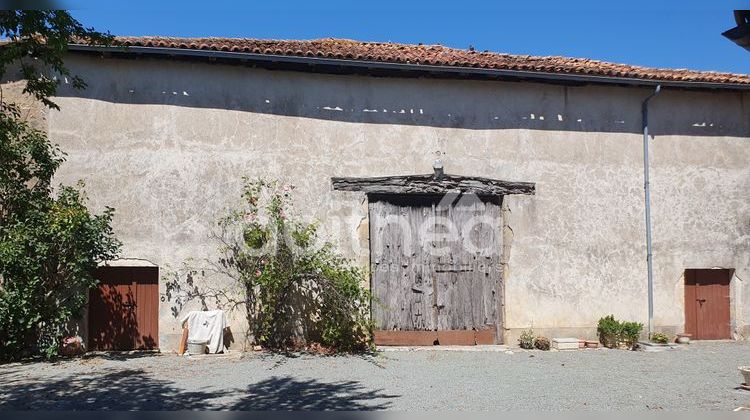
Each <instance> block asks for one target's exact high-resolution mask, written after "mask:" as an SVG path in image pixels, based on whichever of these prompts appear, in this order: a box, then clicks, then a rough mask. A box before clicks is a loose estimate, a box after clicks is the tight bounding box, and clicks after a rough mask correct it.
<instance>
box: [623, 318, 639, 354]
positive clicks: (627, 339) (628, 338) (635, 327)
mask: <svg viewBox="0 0 750 420" xmlns="http://www.w3.org/2000/svg"><path fill="white" fill-rule="evenodd" d="M641 331H643V324H641V323H640V322H623V323H622V335H621V336H620V342H621V343H622V344H624V345H625V347H627V348H629V349H630V350H634V349H635V348H636V347H638V339H639V338H640V336H641Z"/></svg>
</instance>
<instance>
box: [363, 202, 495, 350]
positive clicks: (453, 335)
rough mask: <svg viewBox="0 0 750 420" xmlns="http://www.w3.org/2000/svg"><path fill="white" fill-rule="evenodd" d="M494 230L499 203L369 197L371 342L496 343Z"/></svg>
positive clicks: (405, 343) (423, 343)
mask: <svg viewBox="0 0 750 420" xmlns="http://www.w3.org/2000/svg"><path fill="white" fill-rule="evenodd" d="M500 225H501V220H500V206H499V199H485V198H482V199H480V198H478V197H476V196H455V195H454V196H452V197H445V196H371V197H370V253H371V273H372V277H371V288H372V292H373V296H374V298H375V301H374V303H373V319H374V321H375V324H376V329H377V330H378V333H377V334H376V342H377V341H379V344H404V345H407V344H409V345H429V344H433V343H436V342H439V343H440V344H475V343H476V342H481V343H482V344H484V343H487V342H499V337H497V338H496V334H495V330H496V327H497V326H499V325H500V322H501V321H500V316H499V310H500V304H499V299H500V298H501V288H502V275H501V271H500V258H499V255H500V251H501V249H502V247H501V236H500V235H501V229H500ZM404 332H409V333H408V334H405V333H404ZM417 332H419V333H417ZM477 332H480V333H479V337H480V338H479V339H477V336H478V335H477V334H478V333H477Z"/></svg>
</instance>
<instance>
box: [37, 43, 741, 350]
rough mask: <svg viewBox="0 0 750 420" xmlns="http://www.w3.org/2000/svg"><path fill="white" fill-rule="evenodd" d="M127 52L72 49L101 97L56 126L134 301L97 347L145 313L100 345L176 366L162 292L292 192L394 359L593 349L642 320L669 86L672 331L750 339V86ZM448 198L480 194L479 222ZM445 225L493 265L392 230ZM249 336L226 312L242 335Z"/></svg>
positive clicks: (398, 57)
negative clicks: (554, 347)
mask: <svg viewBox="0 0 750 420" xmlns="http://www.w3.org/2000/svg"><path fill="white" fill-rule="evenodd" d="M119 43H121V44H122V45H125V46H127V48H122V47H92V46H84V45H75V46H71V48H70V53H69V54H68V56H67V58H66V64H67V65H68V66H69V67H70V69H71V70H72V72H73V73H74V74H77V75H80V76H81V77H82V78H83V79H84V80H85V81H86V82H87V84H88V87H87V89H85V90H75V89H73V88H72V86H70V85H67V84H64V85H63V86H62V88H61V89H60V91H59V92H58V95H59V96H58V97H57V98H56V99H55V101H56V102H57V104H59V105H60V108H61V111H59V112H58V111H49V112H45V115H43V118H44V119H43V121H44V125H45V127H46V129H47V130H48V132H49V135H50V137H51V139H52V140H53V141H54V142H56V143H58V144H60V146H61V148H62V149H63V150H64V151H66V152H67V153H68V158H67V162H66V163H65V164H64V165H63V166H62V167H61V169H60V170H59V172H58V181H60V182H63V183H74V182H75V181H77V180H79V179H83V180H84V181H85V182H86V190H87V193H88V196H89V198H90V201H91V205H92V206H93V208H94V209H96V210H97V211H98V210H101V209H102V208H103V207H104V206H112V207H114V208H115V209H116V215H115V221H114V226H115V229H116V233H117V235H118V237H119V238H120V239H121V240H122V241H123V243H124V248H123V252H122V259H121V260H119V261H115V262H112V264H111V265H110V266H109V267H108V268H104V269H103V270H102V271H101V273H103V274H101V275H102V280H103V282H104V284H105V285H107V284H109V285H123V284H125V285H126V286H127V287H132V288H136V289H135V290H137V291H136V292H133V293H134V296H136V298H135V300H136V302H135V303H134V304H133V305H128V304H127V303H125V304H123V307H122V308H120V309H118V308H112V307H109V308H102V307H101V305H102V303H101V302H91V305H90V308H89V315H88V322H87V323H84V327H83V332H87V331H93V334H94V335H97V334H105V333H106V332H107V331H105V330H106V328H107V325H108V323H111V322H110V321H111V320H110V319H109V318H107V317H112V316H115V317H116V316H119V315H117V313H116V312H117V311H127V310H131V311H136V312H137V314H136V318H137V320H138V326H137V328H139V331H136V332H135V334H136V335H137V336H138V338H137V339H136V340H135V341H132V340H131V341H130V342H124V343H120V344H118V345H113V344H112V343H111V342H110V343H100V342H99V341H96V340H94V338H92V337H89V342H90V343H89V344H90V346H91V347H92V348H97V347H101V348H111V347H119V348H128V347H160V348H161V349H162V350H163V351H170V350H173V349H175V348H176V343H177V342H178V340H179V338H180V334H181V327H180V325H179V322H178V317H177V316H176V315H175V314H174V313H173V312H172V310H171V305H170V302H168V301H165V300H164V299H160V297H163V295H164V293H165V290H164V289H165V287H164V284H163V276H164V273H165V272H167V270H169V269H170V267H172V268H173V267H177V266H179V265H180V264H181V262H183V261H185V260H187V259H190V258H194V259H198V258H203V257H207V256H210V255H213V254H214V253H215V252H216V244H215V243H214V242H212V241H211V240H210V239H209V231H210V229H211V227H212V226H213V225H215V221H216V220H217V218H218V217H220V216H221V215H222V214H223V212H224V211H225V210H226V209H227V208H228V207H231V206H234V205H235V204H236V203H237V201H238V199H239V194H240V189H241V186H242V177H243V176H250V177H254V176H263V177H268V178H276V179H280V180H283V181H284V182H288V183H291V184H294V185H295V186H296V189H295V194H296V195H295V207H296V209H297V210H298V211H299V212H300V213H301V215H302V216H303V217H304V218H306V219H309V220H312V219H317V220H319V221H320V224H321V229H322V232H323V234H324V235H325V236H326V237H327V238H328V239H329V240H331V241H332V242H333V243H335V244H336V245H337V247H338V248H339V249H340V250H341V252H343V253H344V254H345V255H346V256H348V257H350V258H352V259H354V260H355V261H357V263H358V264H361V265H362V266H363V267H369V268H370V277H371V278H370V287H371V289H372V290H373V293H374V294H375V295H376V296H378V297H379V298H380V299H381V300H382V304H381V305H376V306H375V307H374V308H373V317H374V318H375V321H376V324H377V327H378V330H379V332H378V334H379V335H378V339H379V341H380V342H381V343H395V344H398V343H422V342H424V343H425V344H432V343H433V342H434V340H436V339H437V340H438V341H439V343H440V344H452V343H463V344H466V343H467V342H468V343H474V342H477V343H507V344H514V343H515V342H516V339H517V338H518V336H519V334H520V332H521V331H522V330H523V329H526V328H529V327H533V329H534V330H535V331H536V332H537V333H540V334H544V335H546V336H549V337H560V336H563V337H587V338H594V337H595V335H596V323H597V320H598V319H599V318H600V317H602V316H605V315H608V314H614V315H615V316H616V317H618V318H622V319H627V320H634V321H639V322H643V323H644V324H645V323H646V322H647V320H648V304H647V302H648V299H647V291H648V282H647V262H646V254H647V252H646V240H645V237H646V229H645V222H644V208H645V205H644V171H643V162H644V161H643V154H644V148H643V134H642V133H643V131H642V129H643V127H642V113H641V111H642V107H643V103H644V100H645V98H647V97H648V96H649V95H651V94H652V93H653V92H654V90H655V87H656V86H657V85H660V86H661V92H660V93H659V94H658V95H657V96H655V97H653V98H652V99H651V100H650V102H649V105H648V121H649V131H650V134H651V136H652V137H651V139H650V153H651V160H650V175H651V204H652V210H651V216H652V226H653V267H654V269H653V278H654V325H655V330H656V331H663V332H667V333H677V332H683V331H687V332H690V333H692V334H693V336H694V338H697V339H743V338H745V337H747V336H748V335H749V334H750V284H748V283H747V282H748V281H750V163H749V162H750V77H748V76H745V75H733V74H721V73H709V72H698V71H689V70H666V69H650V68H643V67H636V66H630V65H622V64H611V63H605V62H599V61H593V60H587V59H572V58H563V57H533V56H515V55H507V54H496V53H489V52H478V51H473V50H456V49H450V48H446V47H442V46H429V45H399V44H392V43H365V42H356V41H348V40H336V39H325V40H315V41H261V40H240V39H215V38H211V39H175V38H119ZM441 165H442V170H441V169H440V166H441ZM435 171H437V173H436V172H435ZM441 171H442V172H443V173H444V174H443V175H442V176H440V172H441ZM446 193H450V194H453V193H464V195H473V196H474V199H473V200H472V201H471V202H470V203H469V204H467V206H468V207H469V208H470V211H469V212H464V213H460V212H458V211H457V210H456V209H457V208H458V207H460V205H459V204H456V203H458V201H456V202H455V203H450V202H449V203H448V204H447V205H446V204H445V203H442V204H441V196H442V195H443V194H446ZM459 201H460V200H459ZM441 212H442V213H441ZM440 214H442V215H443V216H445V217H447V219H448V220H452V221H456V222H461V221H463V222H466V223H469V222H468V221H467V220H469V219H472V220H474V222H473V223H471V226H472V229H476V230H477V231H478V232H479V238H480V239H479V241H480V242H481V241H484V246H485V248H484V250H482V251H477V252H474V250H472V249H466V247H464V248H462V249H455V250H452V251H451V253H450V257H445V256H442V257H441V256H437V257H434V256H429V255H428V254H429V252H428V250H427V249H426V247H429V246H430V244H429V241H427V242H425V240H424V239H423V238H419V237H417V236H418V235H419V232H416V231H414V232H412V233H414V234H415V235H417V236H415V235H404V234H403V233H404V231H403V230H401V231H399V230H394V229H392V227H389V225H388V223H387V220H388V217H389V215H401V217H402V220H405V221H406V222H405V223H406V226H407V227H406V230H407V231H408V229H409V226H414V225H419V224H420V223H427V222H425V221H424V220H425V218H430V217H433V216H435V215H440ZM477 218H478V219H477ZM430 220H432V219H430ZM476 220H481V221H480V222H476ZM384 221H386V222H384ZM429 223H432V222H429ZM435 229H436V230H438V231H439V230H440V228H438V227H435ZM394 232H396V233H394ZM398 232H401V233H400V234H399V233H398ZM472 232H474V231H465V232H464V231H460V223H459V235H463V234H465V235H468V236H471V235H474V233H472ZM469 243H473V242H472V240H469ZM488 244H489V245H488ZM399 246H403V247H408V248H409V250H410V251H409V252H383V251H382V250H383V249H391V250H392V249H393V247H396V248H398V247H399ZM447 246H448V247H452V246H453V245H450V244H448V245H447ZM487 246H489V248H488V247H487ZM459 248H460V247H459ZM469 248H470V247H469ZM487 249H489V252H486V251H487ZM453 251H455V252H453ZM478 261H479V262H478ZM386 266H387V267H389V269H388V270H382V268H383V267H386ZM112 287H113V288H112V290H115V291H116V290H119V289H117V288H116V287H114V286H112ZM141 300H142V302H141ZM146 302H148V303H146ZM131 306H132V307H131ZM157 308H158V309H157ZM113 312H115V313H114V315H113ZM242 319H243V316H242V314H239V315H237V314H230V325H231V326H232V329H233V330H234V331H235V335H237V333H238V332H242V331H244V328H243V327H242V323H243V321H242ZM92 340H93V341H92ZM97 343H99V344H97Z"/></svg>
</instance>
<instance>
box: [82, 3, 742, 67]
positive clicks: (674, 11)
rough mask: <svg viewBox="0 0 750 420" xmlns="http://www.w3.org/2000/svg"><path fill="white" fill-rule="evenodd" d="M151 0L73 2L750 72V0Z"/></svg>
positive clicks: (320, 31) (246, 27)
mask: <svg viewBox="0 0 750 420" xmlns="http://www.w3.org/2000/svg"><path fill="white" fill-rule="evenodd" d="M153 3H154V2H150V1H146V0H131V1H129V2H127V3H120V4H119V6H111V5H110V6H101V5H96V4H93V3H92V4H91V5H86V4H84V3H80V2H79V3H78V4H75V2H74V1H69V2H68V4H70V7H71V8H72V9H73V10H72V12H73V15H74V16H75V17H76V18H78V19H79V20H80V21H81V22H82V23H84V24H85V25H86V26H93V27H95V28H96V29H99V30H107V31H110V32H111V33H112V34H115V35H164V36H185V37H200V36H226V37H248V38H276V39H311V38H323V37H336V38H349V39H357V40H363V41H392V42H403V43H419V42H422V43H425V44H433V43H434V44H442V45H446V46H450V47H456V48H468V47H469V46H470V45H472V46H474V47H475V48H476V49H478V50H490V51H498V52H507V53H514V54H530V55H564V56H571V57H586V58H593V59H599V60H604V61H613V62H620V63H628V64H637V65H644V66H652V67H671V68H692V69H698V70H718V71H729V72H735V73H750V52H748V51H746V50H744V49H742V48H740V47H738V46H736V45H735V44H733V43H732V42H730V41H729V40H727V39H726V38H724V37H723V36H721V33H722V32H723V31H725V30H726V29H729V28H731V27H733V26H734V19H733V16H732V10H733V9H740V8H742V7H743V6H745V7H746V6H748V5H750V2H748V1H735V0H720V1H719V0H704V1H697V0H683V1H674V0H650V1H644V0H630V1H625V2H619V1H618V2H607V1H601V0H599V1H593V0H578V1H576V0H572V1H565V2H563V1H552V0H549V1H517V0H516V1H500V0H496V1H484V2H483V1H473V0H463V1H441V0H433V1H429V2H427V1H407V0H401V1H392V0H376V1H362V0H360V1H357V0H349V1H339V0H334V1H314V0H308V1H281V0H277V1H273V0H269V1H266V2H255V3H253V2H245V3H246V4H242V5H238V3H240V2H231V1H227V0H214V1H211V2H192V3H191V2H190V1H186V0H183V1H179V2H178V1H174V0H163V1H161V2H159V3H158V4H157V5H154V4H153ZM620 3H622V5H620ZM114 4H115V5H117V3H114ZM561 5H564V7H563V6H561ZM207 6H210V7H207Z"/></svg>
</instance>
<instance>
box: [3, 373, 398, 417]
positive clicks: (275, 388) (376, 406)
mask: <svg viewBox="0 0 750 420" xmlns="http://www.w3.org/2000/svg"><path fill="white" fill-rule="evenodd" d="M3 376H4V378H3V382H4V383H3V386H2V387H0V410H9V409H12V410H199V409H231V410H382V409H386V408H388V407H390V402H389V401H388V400H389V399H392V398H396V397H397V396H393V395H386V394H383V393H382V392H381V391H379V390H376V391H373V390H366V389H364V387H362V386H361V385H360V384H359V383H358V382H354V381H346V382H338V383H324V382H319V381H316V380H297V379H294V378H292V377H272V378H269V379H266V380H263V381H260V382H257V383H253V384H250V385H249V386H248V387H247V389H227V390H226V391H220V392H217V391H206V390H197V391H186V390H183V389H180V388H178V387H176V386H175V385H176V384H175V383H172V382H169V381H164V380H159V379H155V378H152V377H150V376H149V375H148V374H147V372H145V371H143V370H141V369H128V370H123V371H119V372H115V373H109V374H104V375H101V374H99V375H77V376H68V377H64V378H55V379H54V380H52V379H47V380H46V381H40V380H34V381H31V380H29V379H28V378H24V377H15V378H10V377H9V375H3Z"/></svg>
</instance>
